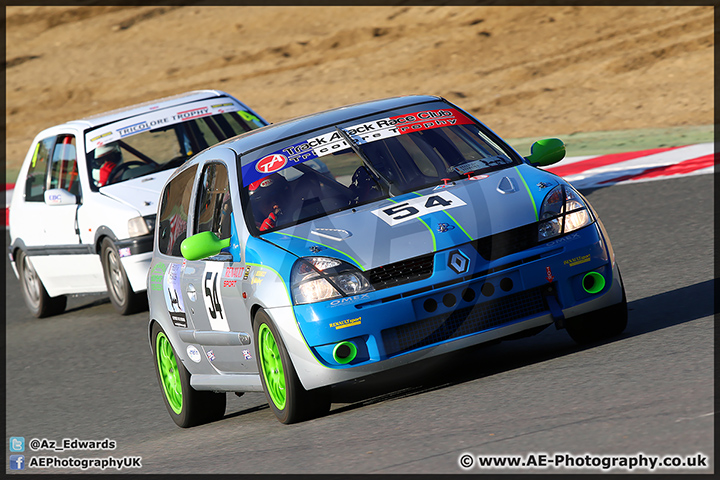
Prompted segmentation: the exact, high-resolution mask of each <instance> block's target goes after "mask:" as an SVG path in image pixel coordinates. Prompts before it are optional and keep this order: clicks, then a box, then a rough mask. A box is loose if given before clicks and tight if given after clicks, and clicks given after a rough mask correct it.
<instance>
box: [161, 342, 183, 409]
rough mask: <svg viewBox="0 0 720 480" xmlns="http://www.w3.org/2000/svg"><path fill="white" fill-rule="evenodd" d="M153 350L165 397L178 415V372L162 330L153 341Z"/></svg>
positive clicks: (179, 394)
mask: <svg viewBox="0 0 720 480" xmlns="http://www.w3.org/2000/svg"><path fill="white" fill-rule="evenodd" d="M155 352H156V354H157V365H158V370H159V371H160V382H161V383H162V387H163V391H164V392H165V398H167V401H168V404H170V408H172V410H173V412H175V413H177V414H178V415H180V412H181V411H182V405H183V399H182V384H181V383H180V372H179V371H178V366H177V360H175V354H174V353H173V350H172V346H171V345H170V341H169V340H168V338H167V337H166V336H165V334H164V333H163V332H160V333H158V336H157V339H156V341H155Z"/></svg>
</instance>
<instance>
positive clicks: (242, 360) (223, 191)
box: [182, 162, 257, 373]
mask: <svg viewBox="0 0 720 480" xmlns="http://www.w3.org/2000/svg"><path fill="white" fill-rule="evenodd" d="M229 185H230V182H229V181H228V170H227V167H226V166H225V165H224V164H223V163H220V162H209V163H207V164H205V166H204V168H203V171H202V174H201V177H200V182H199V184H198V192H197V194H196V195H195V205H194V216H193V220H192V222H193V226H192V229H191V234H193V235H194V234H197V233H201V232H208V231H209V232H213V233H214V234H215V235H216V236H217V237H218V238H219V239H221V240H223V239H228V238H231V243H235V244H236V245H237V244H238V238H237V232H236V230H235V228H234V227H233V224H232V222H233V215H232V212H233V205H232V201H231V195H230V186H229ZM230 250H231V248H230V247H229V248H226V249H223V251H221V252H220V253H219V254H217V255H215V256H212V257H208V258H205V259H202V260H197V261H187V264H186V266H185V269H184V273H183V280H182V285H183V288H184V290H185V294H186V295H187V294H188V292H190V294H191V295H192V296H194V297H195V298H196V300H195V302H194V303H195V304H196V305H197V306H196V308H194V314H193V315H192V317H193V318H192V321H193V324H194V326H195V328H196V329H197V330H198V331H207V332H218V334H216V335H215V338H217V341H216V342H215V343H217V345H205V346H204V349H205V354H206V356H207V358H208V359H209V360H210V362H211V363H212V364H213V365H214V366H215V368H216V369H217V370H219V371H221V372H242V373H246V372H256V371H257V366H256V363H255V360H253V358H252V357H253V356H254V351H253V348H252V346H251V345H250V338H251V335H252V327H251V323H250V318H249V315H248V312H247V309H246V306H245V301H244V300H243V298H242V275H243V271H244V269H245V264H244V263H243V262H242V261H241V259H240V258H236V256H237V257H239V254H237V253H236V255H235V256H234V255H233V253H231V252H230ZM233 250H234V251H239V249H233ZM187 298H188V300H190V298H189V297H187ZM220 332H225V333H220ZM212 335H213V334H211V337H212ZM226 342H229V343H232V344H223V343H226Z"/></svg>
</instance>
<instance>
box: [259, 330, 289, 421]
mask: <svg viewBox="0 0 720 480" xmlns="http://www.w3.org/2000/svg"><path fill="white" fill-rule="evenodd" d="M258 337H259V338H258V342H260V343H259V344H258V351H259V352H260V368H262V372H263V376H264V377H265V385H266V386H267V389H268V394H270V399H271V400H272V401H273V403H274V404H275V407H276V408H277V409H278V410H282V409H283V408H285V401H286V399H287V398H286V394H285V392H286V391H285V372H284V371H283V366H282V359H281V358H280V350H278V346H277V343H276V342H275V337H274V336H273V334H272V331H271V330H270V327H268V326H267V324H266V323H263V324H262V325H260V329H259V331H258Z"/></svg>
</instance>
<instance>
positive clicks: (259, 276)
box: [251, 270, 267, 285]
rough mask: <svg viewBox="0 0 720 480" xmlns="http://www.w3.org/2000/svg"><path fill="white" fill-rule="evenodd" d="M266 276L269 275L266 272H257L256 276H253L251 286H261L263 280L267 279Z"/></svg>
mask: <svg viewBox="0 0 720 480" xmlns="http://www.w3.org/2000/svg"><path fill="white" fill-rule="evenodd" d="M265 275H267V272H266V271H265V270H260V271H257V272H255V275H254V276H253V279H252V284H251V285H256V284H260V283H261V282H262V281H263V279H264V278H265Z"/></svg>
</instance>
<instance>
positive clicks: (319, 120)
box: [220, 95, 444, 155]
mask: <svg viewBox="0 0 720 480" xmlns="http://www.w3.org/2000/svg"><path fill="white" fill-rule="evenodd" d="M437 101H444V99H443V98H441V97H436V96H431V95H407V96H401V97H392V98H385V99H381V100H372V101H369V102H362V103H356V104H353V105H347V106H344V107H338V108H333V109H331V110H326V111H324V112H318V113H313V114H310V115H305V116H302V117H297V118H293V119H291V120H285V121H283V122H279V123H273V124H272V125H268V126H266V127H262V128H258V129H256V130H252V131H250V132H248V133H244V134H242V135H240V136H238V137H233V138H231V139H228V140H226V141H224V142H222V143H220V145H224V146H227V147H230V148H232V149H233V150H235V151H236V152H237V153H238V154H240V155H242V154H245V153H247V152H249V151H251V150H254V149H256V148H259V147H262V146H265V145H268V144H270V143H274V142H277V141H281V140H283V139H285V138H291V137H294V136H297V135H300V134H301V133H303V132H307V131H312V130H315V129H318V128H322V127H326V126H329V125H337V124H341V123H344V122H347V121H350V120H353V119H355V118H359V117H364V116H367V115H372V114H376V113H380V112H383V111H386V110H393V109H396V108H402V107H408V106H411V105H418V104H422V103H428V102H437Z"/></svg>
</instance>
